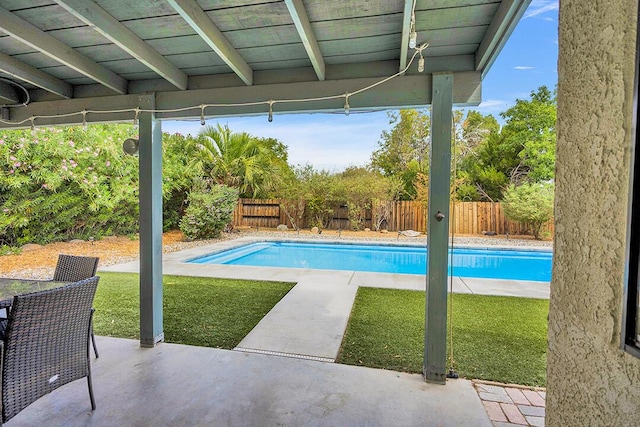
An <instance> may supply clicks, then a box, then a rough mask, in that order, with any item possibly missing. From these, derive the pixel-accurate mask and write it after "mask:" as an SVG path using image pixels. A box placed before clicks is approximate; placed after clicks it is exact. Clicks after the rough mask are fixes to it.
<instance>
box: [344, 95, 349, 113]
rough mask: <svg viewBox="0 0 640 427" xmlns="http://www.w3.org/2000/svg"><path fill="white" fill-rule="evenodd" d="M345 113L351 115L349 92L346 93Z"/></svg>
mask: <svg viewBox="0 0 640 427" xmlns="http://www.w3.org/2000/svg"><path fill="white" fill-rule="evenodd" d="M344 115H345V116H348V115H349V92H346V93H345V94H344Z"/></svg>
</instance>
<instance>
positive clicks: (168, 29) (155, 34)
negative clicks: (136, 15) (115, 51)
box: [122, 15, 195, 41]
mask: <svg viewBox="0 0 640 427" xmlns="http://www.w3.org/2000/svg"><path fill="white" fill-rule="evenodd" d="M122 23H123V24H124V25H125V26H126V27H127V28H129V29H130V30H131V31H133V32H134V33H135V34H136V35H137V36H138V37H140V38H141V39H142V40H145V41H146V40H149V39H158V38H169V37H179V36H186V35H191V34H195V31H194V30H193V28H191V26H190V25H189V24H188V23H187V22H186V21H185V20H184V19H182V17H181V16H180V15H172V16H161V17H156V18H146V19H138V20H135V21H124V22H122Z"/></svg>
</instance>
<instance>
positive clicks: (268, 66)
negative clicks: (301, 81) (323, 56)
mask: <svg viewBox="0 0 640 427" xmlns="http://www.w3.org/2000/svg"><path fill="white" fill-rule="evenodd" d="M252 66H253V69H254V70H257V71H261V70H279V69H286V68H297V67H310V66H311V61H309V58H305V59H297V60H291V61H269V62H261V63H257V64H252Z"/></svg>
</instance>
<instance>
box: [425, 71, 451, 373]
mask: <svg viewBox="0 0 640 427" xmlns="http://www.w3.org/2000/svg"><path fill="white" fill-rule="evenodd" d="M432 95H433V97H432V104H431V166H430V169H429V177H430V178H429V211H428V216H427V218H428V221H427V228H428V231H427V284H426V295H425V297H426V307H425V327H424V364H423V375H424V378H425V380H426V381H428V382H434V383H438V384H445V383H446V362H447V275H448V268H449V265H448V239H449V200H450V179H451V126H452V123H451V120H452V107H453V74H452V73H437V74H433V82H432Z"/></svg>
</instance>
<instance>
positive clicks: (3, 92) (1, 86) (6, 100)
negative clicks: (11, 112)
mask: <svg viewBox="0 0 640 427" xmlns="http://www.w3.org/2000/svg"><path fill="white" fill-rule="evenodd" d="M15 104H20V96H19V95H18V91H16V88H15V86H13V85H10V84H9V83H5V82H3V81H2V80H0V105H15Z"/></svg>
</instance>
